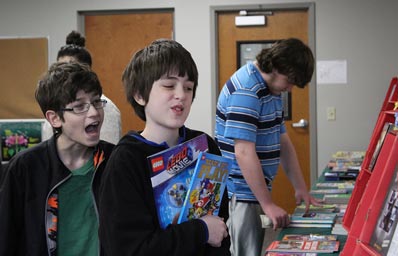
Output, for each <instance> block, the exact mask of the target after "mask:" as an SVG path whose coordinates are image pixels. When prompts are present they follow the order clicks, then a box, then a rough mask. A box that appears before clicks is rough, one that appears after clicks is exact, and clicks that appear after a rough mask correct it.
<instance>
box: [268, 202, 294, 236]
mask: <svg viewBox="0 0 398 256" xmlns="http://www.w3.org/2000/svg"><path fill="white" fill-rule="evenodd" d="M263 210H264V213H265V214H266V215H267V216H268V217H269V218H270V219H271V221H272V223H273V229H274V230H276V229H277V228H284V227H287V226H288V225H289V223H290V218H289V215H288V214H287V212H286V211H285V210H283V209H282V208H281V207H279V206H277V205H276V204H270V205H268V206H267V207H266V209H263Z"/></svg>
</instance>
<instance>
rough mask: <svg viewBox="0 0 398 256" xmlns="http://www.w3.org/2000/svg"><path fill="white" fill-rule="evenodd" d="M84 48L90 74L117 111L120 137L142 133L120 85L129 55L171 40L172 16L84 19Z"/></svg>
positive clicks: (163, 13) (166, 13)
mask: <svg viewBox="0 0 398 256" xmlns="http://www.w3.org/2000/svg"><path fill="white" fill-rule="evenodd" d="M84 21H85V23H84V24H85V36H86V47H87V49H88V50H89V51H90V53H91V54H92V58H93V70H94V71H95V72H96V73H97V74H98V76H99V79H100V81H101V84H102V87H103V93H104V94H105V95H106V96H107V97H108V98H110V99H111V100H112V101H113V102H114V103H115V104H116V105H117V107H118V108H119V109H120V112H121V117H122V134H125V133H126V132H128V131H129V130H136V131H139V130H142V129H143V128H144V122H143V121H141V119H139V118H138V117H137V116H136V115H135V112H134V110H133V108H132V107H131V105H130V104H129V103H128V102H127V99H126V96H125V93H124V88H123V85H122V82H121V79H122V73H123V70H124V68H125V67H126V65H127V64H128V62H129V61H130V59H131V57H132V55H133V54H134V53H135V52H136V51H137V50H139V49H141V48H143V47H144V46H146V45H147V44H149V43H150V42H152V41H153V40H155V39H158V38H169V39H171V38H173V12H172V11H154V12H143V13H122V14H114V13H112V14H95V15H91V14H90V15H85V17H84Z"/></svg>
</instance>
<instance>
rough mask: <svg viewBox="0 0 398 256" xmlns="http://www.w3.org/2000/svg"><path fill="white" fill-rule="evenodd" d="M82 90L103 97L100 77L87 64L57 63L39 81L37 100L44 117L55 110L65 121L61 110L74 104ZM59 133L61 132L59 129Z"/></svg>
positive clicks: (36, 93)
mask: <svg viewBox="0 0 398 256" xmlns="http://www.w3.org/2000/svg"><path fill="white" fill-rule="evenodd" d="M80 90H83V91H84V92H85V93H94V94H98V95H99V96H101V95H102V87H101V83H100V81H99V79H98V76H97V75H96V74H95V73H94V72H93V71H92V70H91V68H90V67H89V66H88V65H86V64H83V63H78V62H70V63H66V62H56V63H54V64H52V65H51V66H50V68H49V70H48V71H47V72H46V74H44V76H43V78H42V79H40V80H39V82H38V85H37V88H36V91H35V98H36V101H37V103H39V105H40V108H41V111H42V112H43V114H44V116H45V115H46V112H47V111H48V110H53V111H55V112H57V113H58V115H59V116H60V118H61V120H64V119H63V112H62V111H61V109H63V108H65V106H66V105H67V104H69V103H71V102H74V101H75V100H76V94H77V93H78V91H80ZM57 132H61V131H60V130H59V129H58V130H57Z"/></svg>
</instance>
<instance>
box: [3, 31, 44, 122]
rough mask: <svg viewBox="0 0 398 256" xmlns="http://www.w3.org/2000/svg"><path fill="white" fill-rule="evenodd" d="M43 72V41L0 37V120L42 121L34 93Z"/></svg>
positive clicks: (42, 39) (40, 39) (39, 39)
mask: <svg viewBox="0 0 398 256" xmlns="http://www.w3.org/2000/svg"><path fill="white" fill-rule="evenodd" d="M47 69H48V39H47V38H0V91H1V93H0V119H15V118H16V119H23V118H29V119H31V118H43V114H42V113H41V110H40V107H39V105H38V104H37V102H36V100H35V96H34V92H35V88H36V85H37V82H38V80H39V79H40V77H41V76H42V75H43V73H44V72H45V71H46V70H47Z"/></svg>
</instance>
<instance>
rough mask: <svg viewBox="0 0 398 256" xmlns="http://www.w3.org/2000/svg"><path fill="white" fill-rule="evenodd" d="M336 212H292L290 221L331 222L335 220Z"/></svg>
mask: <svg viewBox="0 0 398 256" xmlns="http://www.w3.org/2000/svg"><path fill="white" fill-rule="evenodd" d="M336 216H337V214H336V213H319V212H307V213H293V214H292V215H290V223H291V224H292V223H310V224H314V223H323V224H333V223H334V221H335V220H336Z"/></svg>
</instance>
